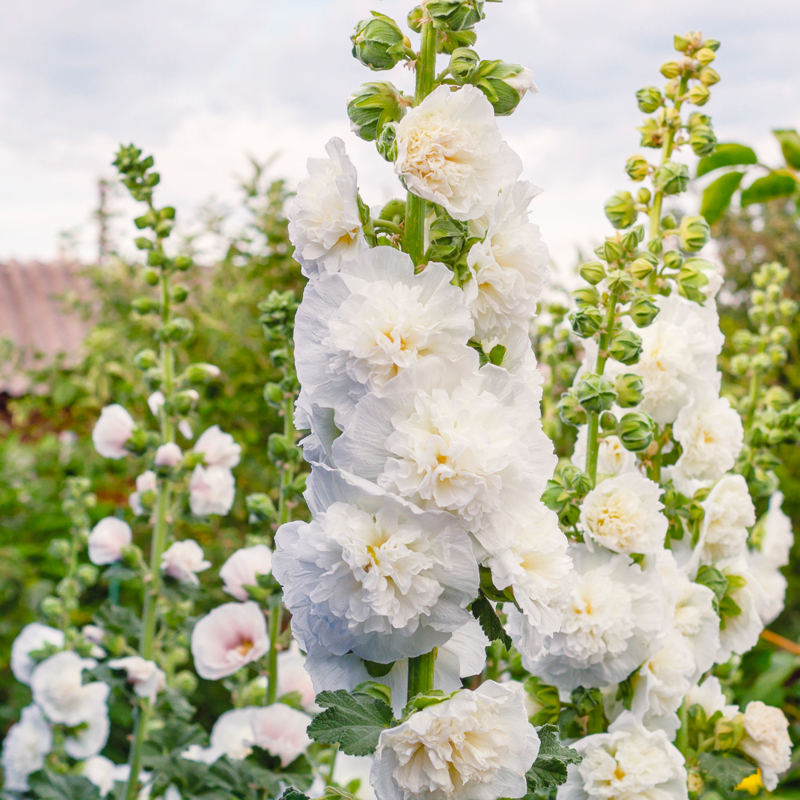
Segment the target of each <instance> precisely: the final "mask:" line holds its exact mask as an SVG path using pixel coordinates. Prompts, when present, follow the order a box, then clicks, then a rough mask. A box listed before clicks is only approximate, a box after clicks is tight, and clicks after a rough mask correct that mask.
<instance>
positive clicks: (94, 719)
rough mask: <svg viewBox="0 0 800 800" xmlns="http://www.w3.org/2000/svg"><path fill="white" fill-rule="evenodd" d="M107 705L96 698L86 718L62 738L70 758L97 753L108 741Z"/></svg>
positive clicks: (86, 756) (103, 700)
mask: <svg viewBox="0 0 800 800" xmlns="http://www.w3.org/2000/svg"><path fill="white" fill-rule="evenodd" d="M110 727H111V726H110V722H109V719H108V706H107V705H106V701H105V699H102V700H101V699H97V700H96V701H95V705H94V708H93V709H92V710H91V712H90V713H89V715H88V716H87V717H86V719H85V720H84V721H83V722H82V723H81V724H80V725H79V726H78V727H77V728H74V729H73V730H72V731H70V732H68V733H67V735H66V737H65V738H64V750H65V752H66V753H67V755H68V756H72V758H77V759H81V758H89V757H91V756H95V755H97V754H98V753H99V752H100V751H101V750H102V749H103V748H104V747H105V746H106V742H107V741H108V734H109V731H110Z"/></svg>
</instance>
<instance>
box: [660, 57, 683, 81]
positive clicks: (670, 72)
mask: <svg viewBox="0 0 800 800" xmlns="http://www.w3.org/2000/svg"><path fill="white" fill-rule="evenodd" d="M659 71H660V72H661V74H662V75H663V76H664V77H665V78H666V79H667V80H670V79H671V78H677V77H678V75H680V74H681V66H680V64H678V62H677V61H667V62H665V63H664V64H662V65H661V69H660V70H659Z"/></svg>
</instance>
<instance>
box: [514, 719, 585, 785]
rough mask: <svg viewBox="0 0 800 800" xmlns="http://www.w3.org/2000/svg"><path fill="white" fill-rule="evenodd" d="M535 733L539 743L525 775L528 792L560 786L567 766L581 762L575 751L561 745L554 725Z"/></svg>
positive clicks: (564, 780)
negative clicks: (531, 764)
mask: <svg viewBox="0 0 800 800" xmlns="http://www.w3.org/2000/svg"><path fill="white" fill-rule="evenodd" d="M536 732H537V733H538V734H539V741H540V745H539V755H538V756H537V758H536V761H534V762H533V766H532V767H531V768H530V769H529V770H528V772H527V774H526V775H525V777H526V779H527V781H528V791H529V792H537V791H542V790H543V789H550V788H553V787H554V786H561V785H562V784H563V783H565V782H566V780H567V766H568V765H569V764H580V763H581V761H582V760H583V756H581V755H580V753H578V751H577V750H573V749H572V748H571V747H565V746H564V745H563V744H561V739H560V738H559V736H558V727H557V726H556V725H542V726H541V727H540V728H537V729H536Z"/></svg>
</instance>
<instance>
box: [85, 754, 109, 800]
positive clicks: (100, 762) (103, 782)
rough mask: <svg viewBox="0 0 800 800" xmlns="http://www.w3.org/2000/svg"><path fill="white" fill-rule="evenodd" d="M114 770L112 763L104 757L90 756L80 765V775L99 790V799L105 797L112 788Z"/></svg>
mask: <svg viewBox="0 0 800 800" xmlns="http://www.w3.org/2000/svg"><path fill="white" fill-rule="evenodd" d="M115 770H116V765H115V764H114V762H113V761H112V760H111V759H110V758H106V757H105V756H92V757H91V758H87V759H86V761H84V762H83V764H82V765H81V775H83V777H84V778H86V779H87V780H89V781H91V782H92V783H93V784H94V785H95V786H96V787H97V788H98V789H99V790H100V797H105V796H106V795H107V794H108V793H109V792H110V791H111V790H112V789H113V788H114V784H115V782H116V775H115Z"/></svg>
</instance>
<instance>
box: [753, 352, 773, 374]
mask: <svg viewBox="0 0 800 800" xmlns="http://www.w3.org/2000/svg"><path fill="white" fill-rule="evenodd" d="M750 365H751V366H752V368H753V371H754V372H756V373H764V372H769V371H770V370H771V369H772V359H771V358H770V357H769V356H768V355H767V354H766V353H756V354H755V355H754V356H753V357H752V359H751V360H750Z"/></svg>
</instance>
